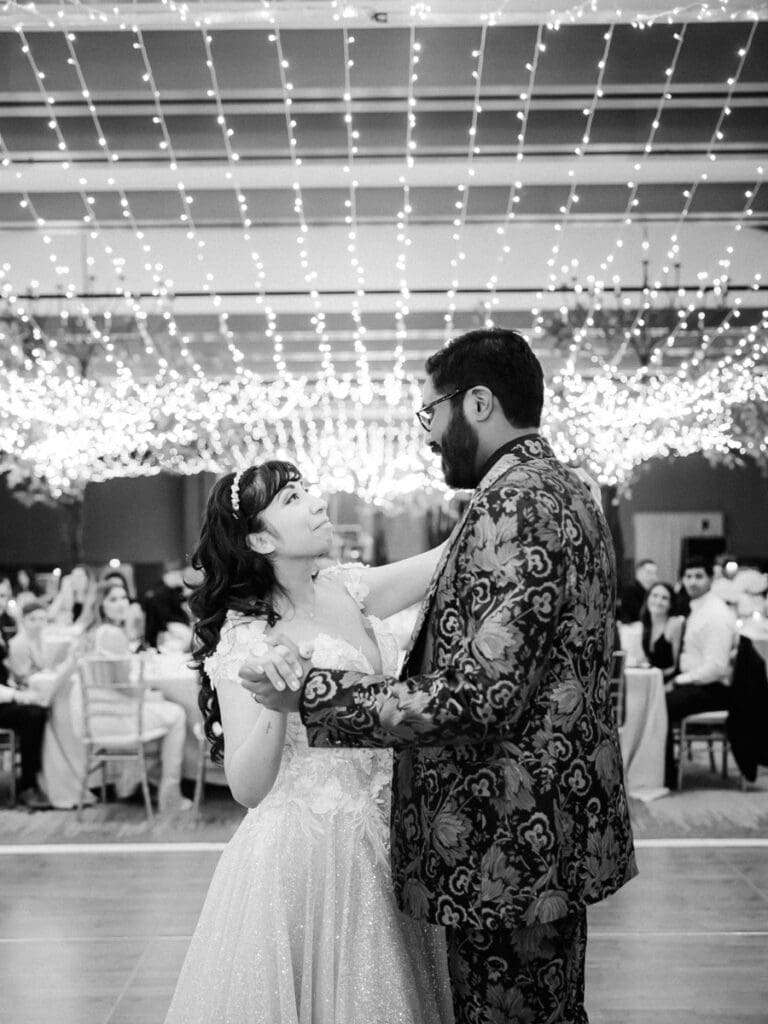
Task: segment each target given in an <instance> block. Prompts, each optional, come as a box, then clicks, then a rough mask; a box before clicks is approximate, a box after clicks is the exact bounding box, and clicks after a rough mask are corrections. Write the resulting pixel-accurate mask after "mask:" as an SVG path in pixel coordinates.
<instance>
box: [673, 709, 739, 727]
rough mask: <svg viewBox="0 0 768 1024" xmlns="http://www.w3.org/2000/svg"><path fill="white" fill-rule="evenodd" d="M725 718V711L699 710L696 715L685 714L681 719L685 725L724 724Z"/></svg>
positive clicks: (726, 714)
mask: <svg viewBox="0 0 768 1024" xmlns="http://www.w3.org/2000/svg"><path fill="white" fill-rule="evenodd" d="M727 718H728V712H727V711H700V712H699V713H698V714H697V715H686V716H685V718H684V719H683V721H684V722H685V724H686V725H725V723H726V720H727Z"/></svg>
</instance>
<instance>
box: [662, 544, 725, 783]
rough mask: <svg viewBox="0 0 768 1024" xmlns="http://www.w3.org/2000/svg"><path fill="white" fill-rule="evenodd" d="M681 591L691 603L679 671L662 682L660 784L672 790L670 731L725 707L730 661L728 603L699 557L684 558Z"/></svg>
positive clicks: (674, 768)
mask: <svg viewBox="0 0 768 1024" xmlns="http://www.w3.org/2000/svg"><path fill="white" fill-rule="evenodd" d="M683 587H684V589H685V592H686V593H687V595H688V598H689V600H690V603H691V610H690V613H689V615H688V619H687V621H686V623H685V631H684V633H683V644H682V650H681V652H680V672H679V674H678V675H677V676H675V678H674V679H673V680H672V681H671V682H670V683H668V684H667V688H666V689H667V714H668V716H669V730H668V733H667V750H666V765H665V783H666V785H667V786H668V787H669V788H670V789H675V788H676V786H677V766H676V764H675V759H674V748H673V744H672V730H673V727H674V726H676V725H679V723H680V720H681V719H682V718H685V716H686V715H695V714H698V713H699V712H701V711H728V710H729V709H730V685H729V684H730V668H731V666H730V662H731V652H732V650H733V643H734V638H735V634H736V623H735V620H734V617H733V613H732V612H731V610H730V608H729V607H728V605H727V604H726V603H725V601H723V600H722V598H720V597H718V596H717V595H716V594H713V593H712V591H711V587H712V569H711V567H710V566H709V565H708V564H707V563H706V562H705V561H704V560H703V559H700V558H693V559H689V560H688V561H687V562H686V564H685V570H684V572H683Z"/></svg>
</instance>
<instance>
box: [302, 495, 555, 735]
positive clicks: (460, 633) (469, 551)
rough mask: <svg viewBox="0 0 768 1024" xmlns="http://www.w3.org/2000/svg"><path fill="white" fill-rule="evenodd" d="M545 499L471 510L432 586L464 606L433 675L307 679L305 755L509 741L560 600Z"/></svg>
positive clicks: (490, 498) (482, 504)
mask: <svg viewBox="0 0 768 1024" xmlns="http://www.w3.org/2000/svg"><path fill="white" fill-rule="evenodd" d="M545 497H546V496H545V495H537V494H536V493H532V494H531V493H526V492H524V493H522V494H520V493H516V492H514V491H512V489H510V488H504V487H501V488H500V489H498V490H496V491H492V492H490V493H488V494H486V495H484V496H483V498H482V499H481V500H480V501H479V502H478V503H477V505H476V507H475V508H474V509H473V511H472V513H471V515H470V518H468V520H467V523H466V524H465V528H464V531H463V533H462V536H461V537H460V538H459V540H458V542H457V553H456V555H455V557H452V558H451V559H449V563H448V567H447V568H446V571H445V572H446V576H445V579H444V581H443V582H442V583H441V586H454V587H455V586H457V585H458V584H459V583H460V586H461V590H462V595H463V600H464V603H465V619H464V621H463V622H462V623H461V624H459V623H458V622H455V623H454V624H453V627H452V629H451V634H452V637H453V639H452V646H453V650H452V653H451V656H450V659H449V660H448V663H447V664H445V666H444V667H443V668H442V669H441V670H439V671H435V672H430V673H427V674H424V675H417V676H412V677H411V678H408V679H404V680H397V679H394V678H387V677H384V676H378V675H377V676H366V675H361V674H360V673H354V672H340V671H330V670H323V669H315V670H313V671H312V672H310V674H309V676H308V679H307V684H306V686H305V688H304V693H303V695H302V703H301V715H302V719H303V721H304V724H305V726H306V728H307V732H308V735H309V742H310V743H311V744H312V745H313V746H349V747H356V746H363V747H370V746H376V747H397V746H407V745H409V744H413V743H418V744H424V745H435V744H438V745H441V744H450V743H482V742H485V741H488V740H494V739H497V738H503V737H504V736H505V735H507V734H508V733H509V731H510V729H511V728H512V727H513V726H514V725H515V723H516V722H517V720H518V718H519V717H520V716H521V715H522V713H523V711H524V710H525V707H526V704H527V702H528V701H529V699H530V697H531V695H532V694H533V693H534V692H535V690H536V688H537V686H538V683H539V680H540V679H541V677H542V675H543V673H544V671H545V668H546V663H547V658H548V654H549V651H550V648H551V644H552V638H553V636H554V633H555V629H556V627H557V622H558V618H559V613H560V607H561V604H562V599H563V592H564V583H565V558H564V554H563V544H562V536H561V534H562V526H561V525H560V524H559V523H558V522H557V520H556V518H555V514H554V511H553V505H552V503H548V502H546V501H545V500H543V499H544V498H545ZM443 642H445V641H443Z"/></svg>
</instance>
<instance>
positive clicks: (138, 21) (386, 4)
mask: <svg viewBox="0 0 768 1024" xmlns="http://www.w3.org/2000/svg"><path fill="white" fill-rule="evenodd" d="M764 16H765V10H764V8H761V7H760V5H759V4H757V3H755V2H750V0H720V2H717V0H710V2H700V3H691V4H688V5H686V6H679V7H675V8H674V20H675V22H694V21H704V22H712V21H718V20H720V21H734V20H747V19H752V18H754V17H764ZM672 17H673V12H672V9H671V8H670V3H669V0H641V2H640V0H634V2H631V3H629V4H624V3H622V4H620V5H619V7H618V8H617V5H616V3H615V2H610V0H591V2H589V3H585V2H581V3H574V4H568V3H562V2H561V3H560V4H559V5H558V6H556V7H555V6H553V4H552V0H505V2H504V3H503V4H500V3H499V2H498V0H495V2H493V0H487V2H484V3H467V2H466V0H430V2H429V3H414V0H373V2H371V0H366V2H364V3H356V2H352V0H350V2H344V0H340V2H335V3H317V2H316V0H314V2H313V0H280V2H279V3H277V2H272V3H269V2H265V3H262V4H256V3H248V4H246V3H242V2H238V0H223V2H219V3H216V2H211V0H206V3H205V4H204V5H203V4H200V3H198V2H195V0H191V2H190V3H183V2H179V3H170V2H165V3H163V2H158V0H151V2H143V3H141V2H140V3H134V4H130V5H128V4H123V5H119V4H113V3H111V2H110V3H109V4H107V3H98V2H93V0H92V2H91V3H89V4H87V5H86V4H81V5H77V6H73V5H72V4H69V3H64V2H60V3H55V2H54V3H44V2H41V3H39V4H37V5H36V4H34V3H31V4H25V5H24V6H21V5H19V4H16V3H7V4H6V5H5V6H4V7H3V8H0V28H14V27H15V26H17V25H22V26H23V27H24V30H25V31H50V30H51V29H55V28H58V27H60V26H61V25H62V24H65V25H66V26H67V28H70V29H77V30H78V31H89V30H91V31H104V30H105V29H108V28H116V29H117V28H120V27H121V26H123V25H124V26H126V27H128V28H130V27H132V26H134V25H137V26H138V27H139V28H142V29H147V30H152V31H161V30H175V31H178V30H179V29H180V28H184V27H187V28H192V27H194V25H195V23H196V22H197V21H198V20H200V21H202V23H203V24H205V25H206V26H207V27H209V28H212V29H224V28H226V29H257V28H265V29H266V28H270V27H273V26H274V25H278V26H279V27H280V28H286V29H288V28H297V29H332V28H340V27H342V26H345V27H347V28H363V27H368V28H370V27H380V28H381V29H382V31H386V28H387V26H390V27H403V26H408V25H411V24H414V23H415V24H417V25H420V26H422V27H425V28H427V27H447V26H473V25H483V24H489V25H539V24H557V23H560V24H563V25H568V24H606V23H609V22H623V23H630V22H635V21H637V20H638V19H641V20H642V21H644V22H645V23H649V22H651V21H654V20H659V21H661V22H664V23H666V22H667V21H671V20H672Z"/></svg>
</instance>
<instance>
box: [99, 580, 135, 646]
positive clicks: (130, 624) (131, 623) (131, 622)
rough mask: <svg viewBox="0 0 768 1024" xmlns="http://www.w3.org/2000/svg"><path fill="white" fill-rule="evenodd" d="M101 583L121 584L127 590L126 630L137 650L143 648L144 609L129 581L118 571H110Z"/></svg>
mask: <svg viewBox="0 0 768 1024" xmlns="http://www.w3.org/2000/svg"><path fill="white" fill-rule="evenodd" d="M101 582H102V583H119V584H120V586H121V587H122V588H123V590H125V592H126V594H127V595H128V601H129V606H128V614H127V616H126V618H125V629H126V632H127V633H128V636H129V637H130V639H131V643H132V644H135V646H136V649H139V648H141V646H142V641H143V638H144V624H145V623H144V609H143V608H142V607H141V605H140V604H139V602H138V601H137V600H136V597H135V595H134V594H132V593H131V588H130V586H129V585H128V581H127V579H126V578H125V576H124V575H123V573H121V572H119V571H118V570H117V569H110V570H109V572H106V573H104V576H103V577H102V580H101Z"/></svg>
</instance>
